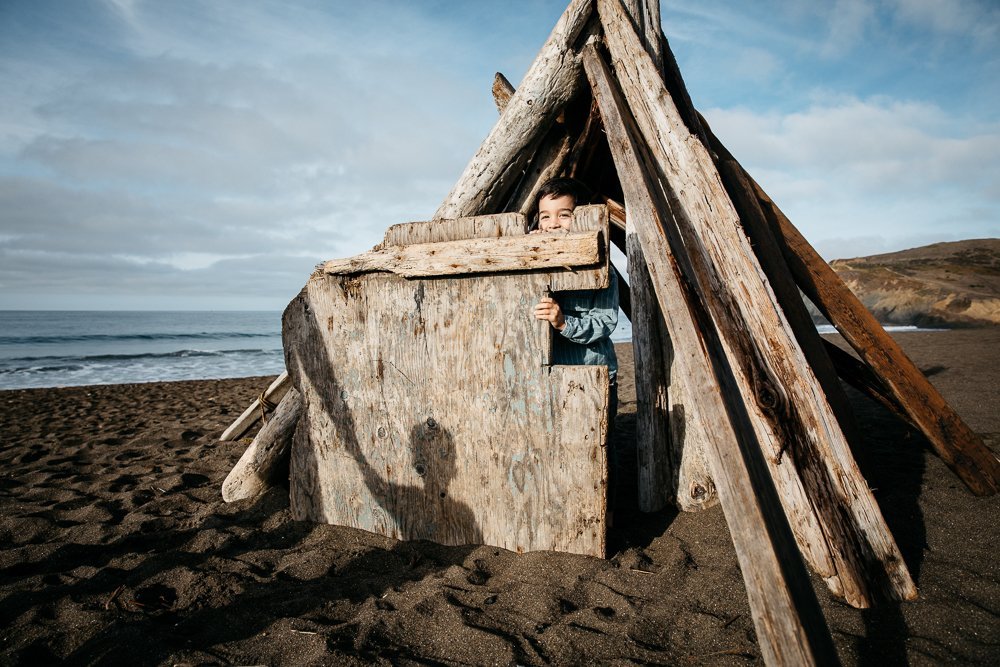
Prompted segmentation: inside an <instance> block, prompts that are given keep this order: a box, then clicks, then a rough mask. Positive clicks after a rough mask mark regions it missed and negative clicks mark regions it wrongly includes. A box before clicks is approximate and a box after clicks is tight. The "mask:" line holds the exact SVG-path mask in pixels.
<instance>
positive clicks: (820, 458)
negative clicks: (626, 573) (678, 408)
mask: <svg viewBox="0 0 1000 667" xmlns="http://www.w3.org/2000/svg"><path fill="white" fill-rule="evenodd" d="M598 11H599V14H600V16H601V22H602V25H603V26H604V28H605V37H606V40H607V43H608V47H609V49H610V51H611V53H612V56H613V62H614V65H615V71H616V73H617V75H618V80H619V81H620V83H621V85H622V90H623V91H624V94H625V98H626V99H627V100H628V103H629V107H630V109H631V110H632V112H633V113H634V115H635V119H636V122H637V124H638V127H639V129H640V131H641V133H642V136H643V139H644V141H645V143H646V145H647V146H648V147H649V149H650V150H651V151H652V155H653V159H654V164H656V166H657V169H659V170H662V173H663V176H664V180H663V184H664V186H665V187H666V188H667V197H668V202H669V204H670V207H671V212H672V214H673V216H674V219H675V220H676V221H677V224H678V230H679V232H680V234H681V236H682V238H683V244H684V247H685V248H686V249H687V251H688V253H689V256H690V258H691V260H692V267H693V269H694V275H695V276H696V279H697V282H698V285H699V291H700V293H701V294H702V295H703V297H709V296H711V298H707V299H706V303H707V304H708V306H709V308H710V310H711V313H712V317H713V319H714V320H715V321H716V323H717V324H718V325H719V329H720V332H721V333H722V340H723V343H724V346H725V348H726V355H727V358H728V359H729V362H730V364H731V365H732V366H733V367H734V368H735V369H737V379H738V380H740V381H741V383H742V389H743V391H744V392H746V395H747V396H749V397H751V398H752V399H753V404H752V405H751V406H749V407H751V409H752V410H753V411H754V412H755V418H754V420H753V423H754V425H755V427H756V428H758V429H759V433H758V442H760V443H761V445H762V446H763V447H764V448H765V453H766V454H767V458H768V460H769V462H770V468H771V471H772V473H773V475H774V479H775V483H776V484H778V485H779V492H780V497H781V499H782V501H783V502H784V508H785V512H786V514H787V515H788V517H789V519H790V521H791V525H792V529H793V531H794V532H795V533H796V536H797V539H798V543H799V546H800V548H801V549H802V550H803V552H804V554H805V555H806V558H807V560H809V562H810V563H811V564H812V565H813V567H814V568H815V569H816V570H817V572H819V573H820V574H821V575H823V576H824V577H825V578H826V579H827V583H828V585H829V587H830V589H831V592H833V593H834V594H835V595H837V596H838V597H842V598H843V599H845V600H846V601H847V602H849V603H850V604H852V605H855V606H859V607H865V606H868V605H870V604H871V601H872V599H873V596H874V594H875V593H876V592H878V591H879V590H884V591H885V592H886V593H888V594H889V595H891V596H892V597H896V598H899V599H912V598H914V597H915V596H916V587H915V586H914V584H913V581H912V579H911V578H910V575H909V572H908V571H907V568H906V566H905V564H904V562H903V560H902V557H901V555H900V554H899V550H898V548H897V547H896V544H895V541H894V540H893V538H892V535H891V534H890V533H889V531H888V528H887V527H886V525H885V522H884V520H883V518H882V514H881V511H880V510H879V508H878V506H877V504H876V503H875V500H874V498H873V497H872V495H871V492H870V491H869V489H868V486H867V484H866V483H865V481H864V479H863V478H862V477H861V474H860V471H859V470H858V468H857V465H856V464H855V462H854V459H853V457H852V456H851V453H850V449H849V447H848V444H847V442H846V439H845V438H844V435H843V433H842V431H841V429H840V427H839V424H838V422H837V419H836V417H835V415H834V413H833V411H832V409H831V408H830V405H829V403H828V402H827V400H826V397H825V394H824V392H823V390H822V388H821V386H820V384H819V382H818V381H817V380H816V377H815V375H814V373H813V371H812V369H811V368H810V367H809V364H808V362H807V360H806V358H805V356H804V354H803V352H802V350H801V348H800V347H799V345H798V344H797V342H796V340H795V338H794V335H793V332H792V330H791V327H790V326H789V324H788V322H787V320H786V319H785V317H784V315H783V313H782V312H781V310H780V308H779V307H778V305H777V302H776V299H775V297H774V294H773V292H772V290H771V287H770V285H769V283H768V281H767V278H766V276H765V274H764V272H763V271H762V269H761V267H760V265H759V264H758V262H757V260H756V257H755V255H754V253H753V250H752V249H751V247H750V243H749V241H748V239H747V237H746V235H745V234H744V233H743V231H742V227H741V226H740V221H739V218H738V216H737V215H736V211H735V210H734V208H733V205H732V203H731V201H730V200H729V197H728V195H727V193H726V191H725V189H724V188H723V186H722V183H721V181H720V178H719V175H718V172H717V170H716V168H715V165H714V163H713V161H712V158H711V156H710V155H709V154H708V151H707V150H706V148H705V146H704V145H703V144H702V143H701V141H700V140H699V139H698V138H697V137H696V136H694V135H692V134H691V133H690V132H688V130H687V128H686V127H685V125H684V122H683V121H682V119H681V118H680V115H679V113H678V111H677V108H676V107H675V106H674V104H673V102H672V100H671V98H670V95H669V93H668V92H667V91H666V89H665V87H664V84H663V81H662V78H661V74H660V72H659V70H657V68H656V67H655V66H654V64H653V63H652V61H651V60H650V59H649V56H648V55H647V54H646V52H645V51H644V50H643V49H642V47H641V44H640V43H639V40H638V38H637V36H636V35H635V33H634V31H633V30H632V29H631V26H630V25H629V24H628V21H626V20H624V19H623V15H622V11H623V10H622V6H621V3H620V1H619V0H599V1H598ZM786 454H787V456H786ZM824 542H825V544H824ZM831 560H832V564H833V566H834V571H833V572H831V571H830V561H831Z"/></svg>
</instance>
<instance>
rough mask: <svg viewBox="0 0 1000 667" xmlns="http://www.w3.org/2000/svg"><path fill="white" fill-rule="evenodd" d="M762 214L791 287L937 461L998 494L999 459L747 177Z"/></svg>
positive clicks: (982, 490)
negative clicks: (833, 330)
mask: <svg viewBox="0 0 1000 667" xmlns="http://www.w3.org/2000/svg"><path fill="white" fill-rule="evenodd" d="M747 179H748V181H749V182H750V183H751V184H752V185H753V186H754V189H755V191H756V193H757V197H758V198H759V200H760V203H761V206H762V207H763V209H764V213H765V214H766V215H767V217H768V221H769V222H770V223H771V225H772V227H773V229H774V230H775V235H780V238H781V239H782V241H783V243H784V247H783V250H784V252H785V259H786V261H787V262H788V266H789V268H790V269H791V270H792V274H793V275H794V276H795V282H796V283H798V286H799V288H800V289H801V290H802V291H803V292H805V294H806V296H808V297H809V299H810V300H811V301H812V302H813V303H814V304H815V305H816V307H817V308H819V309H820V311H821V312H822V313H823V315H825V316H826V318H827V319H828V320H830V322H831V323H832V324H833V325H834V326H835V327H837V330H838V331H840V333H841V335H843V337H844V339H845V340H847V342H848V343H850V345H851V347H853V348H854V349H855V350H856V351H857V353H858V355H859V356H860V357H861V359H862V360H863V361H864V362H865V363H867V364H868V365H869V366H871V368H872V370H874V371H875V372H876V373H877V374H878V376H879V377H880V378H881V379H882V381H883V382H884V383H885V386H886V388H887V389H888V390H889V391H890V392H891V393H892V395H893V396H894V397H895V399H896V401H897V402H898V403H899V404H900V405H901V406H902V407H903V409H904V410H905V411H906V414H907V415H909V418H910V421H912V422H913V423H914V424H916V425H917V427H918V428H919V429H920V430H921V431H922V432H923V434H924V435H925V436H927V439H928V440H929V441H930V443H931V446H932V447H934V451H935V452H937V454H938V456H940V457H941V460H942V461H944V462H945V463H946V464H947V465H948V467H949V468H951V469H952V470H953V471H954V472H955V474H956V475H958V476H959V478H960V479H961V480H962V481H963V482H964V483H965V485H966V486H967V487H969V490H971V491H972V492H973V493H975V494H976V495H978V496H988V495H992V494H994V493H996V492H997V490H998V489H1000V459H998V458H997V455H996V454H994V453H993V452H991V451H990V450H989V448H987V447H986V445H985V444H983V440H982V438H980V437H979V436H978V435H976V433H975V432H974V431H973V430H972V429H970V428H969V427H968V425H966V423H965V422H964V421H962V418H961V417H959V416H958V414H957V413H956V412H955V411H954V410H953V409H952V408H951V406H950V405H948V403H947V401H945V400H944V397H943V396H941V394H940V393H939V392H938V390H937V389H935V388H934V385H932V384H931V383H930V381H928V380H927V378H926V377H925V376H924V374H923V373H921V372H920V369H919V368H917V367H916V366H915V365H914V364H913V362H912V361H910V358H909V357H907V356H906V353H905V352H903V350H902V348H900V347H899V345H898V344H897V343H896V341H894V340H893V339H892V336H890V335H889V334H887V333H886V332H885V330H884V329H883V328H882V325H880V324H879V323H878V320H876V319H875V316H874V315H872V314H871V313H870V312H869V311H868V309H867V308H865V307H864V305H863V304H862V303H861V302H860V301H859V300H858V298H857V297H856V296H854V294H853V293H852V292H851V290H850V289H849V288H848V287H847V285H845V284H844V281H842V280H841V279H840V277H839V276H838V275H837V274H836V273H835V272H834V270H833V269H831V268H830V265H829V264H827V263H826V262H825V261H823V258H822V257H820V256H819V253H817V252H816V251H815V250H814V249H813V247H812V246H811V245H810V244H809V242H808V241H806V239H805V238H804V237H803V236H802V234H800V233H799V231H798V230H797V229H796V228H795V226H794V225H793V224H792V223H791V221H790V220H789V219H788V218H787V217H785V214H784V213H782V212H781V209H779V208H778V206H777V205H776V204H775V203H774V202H773V201H772V200H771V198H770V197H768V196H767V193H766V192H764V190H763V189H762V188H761V187H760V186H759V185H758V184H757V183H756V181H754V180H753V179H752V178H751V177H750V176H749V174H748V175H747Z"/></svg>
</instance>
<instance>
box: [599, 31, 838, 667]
mask: <svg viewBox="0 0 1000 667" xmlns="http://www.w3.org/2000/svg"><path fill="white" fill-rule="evenodd" d="M583 62H584V67H585V69H586V73H587V77H588V79H589V80H590V83H591V87H592V90H593V92H594V96H595V98H596V99H597V100H598V103H599V105H600V108H601V115H602V117H603V119H604V125H605V128H606V129H607V132H608V140H609V145H610V146H611V151H612V156H613V159H614V162H615V166H616V168H617V170H618V174H619V178H620V180H621V184H622V188H623V189H624V191H625V197H626V199H627V201H628V202H629V218H630V220H631V224H632V225H633V227H634V229H635V231H636V234H637V235H638V236H639V238H640V241H641V243H642V246H643V251H644V254H645V258H646V263H647V266H648V269H649V274H650V277H651V279H652V283H653V286H654V289H655V292H656V297H657V299H658V301H659V303H660V307H661V310H662V312H663V315H664V318H665V320H666V323H667V327H668V330H669V331H670V334H671V337H672V341H673V346H674V359H675V364H676V366H677V368H678V369H679V370H680V371H681V372H682V373H683V374H684V375H685V376H686V377H688V378H690V381H691V382H690V385H689V386H690V389H691V393H692V399H693V401H694V402H695V403H696V404H697V405H698V406H699V407H701V408H703V409H702V425H703V428H704V429H705V432H706V433H707V434H708V440H707V442H708V448H707V449H706V456H707V458H708V461H709V465H710V467H711V470H712V476H713V479H714V480H715V482H716V486H717V488H718V492H719V498H720V501H721V503H722V507H723V510H724V512H725V515H726V521H727V523H728V524H729V527H730V534H731V535H732V538H733V543H734V545H735V547H736V554H737V556H738V558H739V562H740V569H741V571H742V573H743V579H744V582H745V583H746V587H747V593H748V597H749V601H750V608H751V611H752V612H753V618H754V625H755V627H756V628H757V635H758V640H759V642H760V645H761V651H762V653H763V656H764V660H765V662H766V663H767V664H776V665H777V664H788V665H813V664H823V663H826V664H835V662H836V653H835V650H834V648H833V643H832V640H831V639H830V635H829V631H828V630H827V628H826V625H825V622H824V620H823V616H822V613H821V612H820V611H819V605H818V603H817V602H816V598H815V595H814V594H813V592H812V588H811V587H810V585H809V581H808V577H807V575H806V573H805V570H804V568H803V567H802V563H801V560H800V559H799V556H798V554H797V553H796V549H795V546H794V537H793V536H792V535H791V531H790V529H789V527H788V523H787V520H786V518H785V516H784V514H783V513H782V512H781V510H780V503H779V501H778V499H777V493H776V491H775V489H774V486H773V483H772V482H771V479H770V475H769V474H768V473H767V472H766V470H764V468H765V464H764V463H763V462H762V461H760V459H761V458H762V457H761V452H760V450H759V447H758V445H757V444H756V443H755V442H753V438H754V429H753V428H749V427H746V426H745V423H744V422H745V421H746V420H747V417H746V416H742V417H741V414H743V413H744V412H745V408H744V407H743V400H742V397H741V395H740V393H739V390H738V388H737V387H736V386H735V384H736V383H735V380H734V379H733V378H732V370H731V369H730V368H729V367H728V366H727V365H726V364H725V354H724V352H723V350H722V346H721V342H720V341H719V339H718V332H717V331H716V329H715V325H714V323H713V322H712V319H711V317H710V315H709V314H708V311H707V309H706V308H705V306H704V305H703V304H702V302H701V298H700V296H699V295H698V294H697V293H696V292H695V291H694V290H693V286H692V284H691V282H690V281H689V280H688V278H687V277H686V276H685V273H688V272H690V267H688V266H687V264H689V262H688V261H687V260H686V259H685V257H684V255H683V254H682V253H683V244H681V243H680V239H679V238H678V235H677V234H676V231H675V230H672V228H671V217H670V216H671V214H670V210H669V208H668V206H667V204H666V200H665V199H664V198H663V193H662V190H661V189H660V185H658V184H657V183H656V182H655V181H654V180H653V176H652V174H653V173H654V170H653V169H651V165H650V162H649V156H648V155H646V153H645V150H644V147H643V146H642V145H641V144H640V143H639V141H638V136H639V135H638V130H636V129H635V127H634V121H633V120H632V118H631V116H630V114H629V112H628V109H627V107H626V105H625V102H624V100H623V99H622V97H621V93H620V91H619V90H618V88H617V84H616V83H615V82H614V79H613V77H612V76H611V73H610V70H609V69H608V67H607V65H606V64H605V63H604V62H603V60H602V58H601V57H600V55H599V54H598V52H597V50H596V48H595V47H594V46H593V45H588V46H586V47H585V48H584V50H583ZM668 236H669V238H668ZM675 251H676V252H678V253H681V254H675Z"/></svg>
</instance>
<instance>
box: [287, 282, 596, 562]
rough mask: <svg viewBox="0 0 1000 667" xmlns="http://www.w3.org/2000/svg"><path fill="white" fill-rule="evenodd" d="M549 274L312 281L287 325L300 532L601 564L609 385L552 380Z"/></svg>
mask: <svg viewBox="0 0 1000 667" xmlns="http://www.w3.org/2000/svg"><path fill="white" fill-rule="evenodd" d="M548 284H549V276H547V275H546V274H545V273H544V272H541V273H525V274H509V275H504V276H496V275H491V276H472V277H462V278H460V279H436V280H404V279H402V278H400V277H398V276H394V275H391V274H381V273H379V274H365V275H362V276H358V277H343V276H327V275H314V276H313V277H312V278H311V279H310V281H309V283H308V284H307V286H306V288H305V290H303V292H302V293H301V294H300V295H299V296H298V297H297V298H296V299H295V300H293V301H292V303H291V304H290V305H289V307H288V309H286V311H285V315H284V318H283V335H284V340H285V353H286V364H287V365H288V369H289V372H290V374H291V376H292V379H293V382H294V383H295V385H296V387H297V388H298V389H299V390H300V391H301V393H302V395H303V402H304V412H303V417H302V420H301V422H300V425H299V428H298V429H297V431H296V436H295V442H294V445H293V454H292V462H291V469H292V474H291V504H292V511H293V515H294V516H295V517H296V518H299V519H311V520H315V521H325V522H331V523H337V524H341V525H347V526H354V527H358V528H364V529H365V530H370V531H373V532H378V533H381V534H384V535H388V536H390V537H394V538H401V539H430V540H434V541H437V542H440V543H443V544H465V543H481V542H485V543H488V544H493V545H496V546H500V547H503V548H507V549H511V550H515V551H527V550H535V549H557V550H562V551H572V552H577V553H585V554H590V555H598V556H600V555H603V553H604V534H605V527H604V502H605V501H604V484H605V480H606V461H605V459H604V449H603V447H602V445H603V442H604V438H605V437H606V429H607V424H606V421H607V417H606V402H607V392H608V374H607V369H606V368H605V367H597V366H585V367H561V366H548V365H546V364H547V360H548V359H549V357H550V350H551V327H549V326H548V324H547V323H544V322H539V321H536V320H534V319H533V318H532V317H531V310H532V308H533V306H534V304H535V303H536V302H537V300H538V298H539V297H541V296H542V295H543V294H544V292H545V289H546V287H547V285H548Z"/></svg>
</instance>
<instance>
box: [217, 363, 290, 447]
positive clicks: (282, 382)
mask: <svg viewBox="0 0 1000 667" xmlns="http://www.w3.org/2000/svg"><path fill="white" fill-rule="evenodd" d="M291 386H292V383H291V382H289V380H288V373H287V372H282V373H281V375H279V376H278V377H276V378H275V379H274V381H272V382H271V384H270V385H269V386H268V388H267V389H265V390H264V398H265V399H266V400H267V401H269V402H270V403H275V404H277V403H278V402H280V401H281V399H282V398H283V397H284V396H285V393H286V392H287V391H288V389H289V388H290V387H291ZM259 419H260V399H259V398H256V399H254V401H253V403H251V404H250V405H249V406H247V409H246V410H244V411H243V414H241V415H240V416H239V417H237V418H236V421H234V422H233V423H232V424H230V425H229V428H227V429H226V430H225V431H224V432H223V433H222V435H221V436H219V440H222V441H229V440H236V439H238V438H239V437H240V436H241V435H243V434H244V433H246V432H247V431H249V430H250V427H251V426H253V425H254V424H256V423H257V421H258V420H259Z"/></svg>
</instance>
